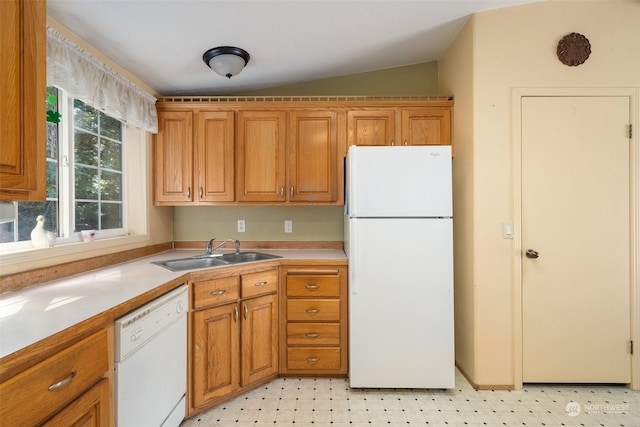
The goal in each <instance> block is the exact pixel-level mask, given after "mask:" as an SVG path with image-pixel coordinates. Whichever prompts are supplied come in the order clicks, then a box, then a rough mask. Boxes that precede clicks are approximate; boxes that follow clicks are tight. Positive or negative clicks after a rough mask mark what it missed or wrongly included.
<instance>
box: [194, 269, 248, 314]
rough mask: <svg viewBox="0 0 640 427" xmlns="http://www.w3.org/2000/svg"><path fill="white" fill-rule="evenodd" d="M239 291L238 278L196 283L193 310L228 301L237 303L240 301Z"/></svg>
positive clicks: (230, 277)
mask: <svg viewBox="0 0 640 427" xmlns="http://www.w3.org/2000/svg"><path fill="white" fill-rule="evenodd" d="M239 289H240V288H239V286H238V277H237V276H229V277H222V278H219V279H212V280H203V281H200V282H195V283H194V284H193V308H194V310H197V309H199V308H202V307H207V306H211V305H217V304H220V303H224V302H227V301H235V300H237V299H238V295H239Z"/></svg>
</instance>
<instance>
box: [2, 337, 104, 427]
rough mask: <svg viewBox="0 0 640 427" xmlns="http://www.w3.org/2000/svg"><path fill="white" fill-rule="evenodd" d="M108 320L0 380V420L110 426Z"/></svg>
mask: <svg viewBox="0 0 640 427" xmlns="http://www.w3.org/2000/svg"><path fill="white" fill-rule="evenodd" d="M112 342H113V333H112V327H111V326H109V327H107V328H105V329H101V330H99V331H97V332H95V333H94V334H92V335H90V336H89V337H87V338H85V339H83V340H81V341H79V342H76V343H75V344H72V345H70V346H68V347H67V348H65V349H63V350H62V351H60V352H58V353H56V354H54V355H52V356H51V357H49V358H47V359H45V360H43V361H42V362H40V363H37V364H35V365H33V366H31V367H29V368H27V369H25V370H24V371H23V372H21V373H19V374H17V375H15V376H13V377H11V378H9V379H7V380H6V381H4V382H2V383H1V384H0V402H2V404H1V405H0V425H2V426H28V425H42V424H43V423H44V425H47V426H71V425H73V426H85V425H86V426H96V427H97V426H111V425H112V424H113V398H112V397H111V393H112V387H111V381H112V378H113V376H112V370H113V345H112Z"/></svg>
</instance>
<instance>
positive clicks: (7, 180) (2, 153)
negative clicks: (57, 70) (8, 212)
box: [0, 0, 47, 200]
mask: <svg viewBox="0 0 640 427" xmlns="http://www.w3.org/2000/svg"><path fill="white" fill-rule="evenodd" d="M46 34H47V32H46V5H45V1H44V0H33V1H22V0H3V1H0V47H1V49H0V80H1V81H2V84H1V85H0V111H1V112H2V113H1V114H0V141H1V143H0V145H1V146H2V149H1V150H0V200H44V199H45V197H46V174H47V172H46V152H45V149H46V143H47V141H46V104H45V100H46V84H47V83H46V52H47V44H46V41H47V40H46Z"/></svg>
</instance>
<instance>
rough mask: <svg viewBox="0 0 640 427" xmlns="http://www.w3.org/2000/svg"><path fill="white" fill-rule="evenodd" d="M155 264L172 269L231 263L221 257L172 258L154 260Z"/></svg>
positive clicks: (189, 268)
mask: <svg viewBox="0 0 640 427" xmlns="http://www.w3.org/2000/svg"><path fill="white" fill-rule="evenodd" d="M153 264H156V265H159V266H161V267H164V268H166V269H167V270H171V271H183V270H195V269H198V268H210V267H220V266H222V265H229V263H228V262H226V261H223V260H222V259H220V257H217V258H212V257H208V258H182V259H170V260H167V261H154V262H153Z"/></svg>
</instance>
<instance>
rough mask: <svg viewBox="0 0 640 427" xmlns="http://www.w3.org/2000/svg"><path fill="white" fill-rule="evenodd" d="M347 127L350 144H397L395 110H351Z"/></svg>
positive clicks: (348, 142)
mask: <svg viewBox="0 0 640 427" xmlns="http://www.w3.org/2000/svg"><path fill="white" fill-rule="evenodd" d="M347 127H348V129H347V138H348V141H347V144H348V145H349V146H350V145H395V144H396V111H395V110H365V111H349V112H347Z"/></svg>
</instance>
